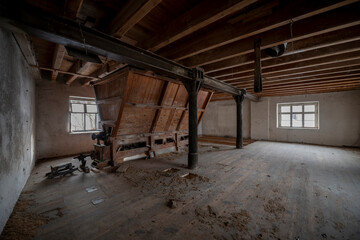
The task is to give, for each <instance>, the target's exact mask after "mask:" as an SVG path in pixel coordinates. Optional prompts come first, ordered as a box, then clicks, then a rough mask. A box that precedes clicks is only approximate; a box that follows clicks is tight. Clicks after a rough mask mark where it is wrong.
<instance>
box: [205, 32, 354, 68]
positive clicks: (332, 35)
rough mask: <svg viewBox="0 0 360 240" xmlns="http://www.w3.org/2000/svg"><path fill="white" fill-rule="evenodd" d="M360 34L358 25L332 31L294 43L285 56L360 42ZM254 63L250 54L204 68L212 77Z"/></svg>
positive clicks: (264, 55) (289, 46) (252, 54)
mask: <svg viewBox="0 0 360 240" xmlns="http://www.w3.org/2000/svg"><path fill="white" fill-rule="evenodd" d="M359 32H360V25H357V26H354V27H350V28H345V29H341V30H338V31H332V32H329V33H327V34H322V35H320V36H315V37H310V38H306V39H302V40H298V41H294V42H292V43H290V44H289V45H288V46H287V49H286V51H285V53H284V56H285V55H290V54H296V53H299V52H305V51H311V50H314V49H318V48H323V47H329V46H333V45H338V44H342V43H347V42H351V41H356V40H360V35H359ZM270 58H271V57H269V56H268V55H266V54H265V53H264V52H263V53H262V56H261V59H262V60H267V59H270ZM253 61H254V53H248V54H245V55H241V56H237V57H233V58H229V59H226V60H223V61H220V62H215V63H210V64H208V65H204V66H203V68H204V70H205V72H206V73H207V74H210V75H211V73H213V72H217V71H221V70H226V69H231V68H233V67H238V66H243V65H246V64H249V63H251V62H253Z"/></svg>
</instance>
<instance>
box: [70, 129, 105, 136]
mask: <svg viewBox="0 0 360 240" xmlns="http://www.w3.org/2000/svg"><path fill="white" fill-rule="evenodd" d="M99 132H101V130H97V131H83V132H69V134H74V135H76V134H86V133H99Z"/></svg>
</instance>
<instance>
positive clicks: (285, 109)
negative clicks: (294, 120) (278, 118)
mask: <svg viewBox="0 0 360 240" xmlns="http://www.w3.org/2000/svg"><path fill="white" fill-rule="evenodd" d="M280 111H281V112H282V113H287V112H290V106H281V109H280Z"/></svg>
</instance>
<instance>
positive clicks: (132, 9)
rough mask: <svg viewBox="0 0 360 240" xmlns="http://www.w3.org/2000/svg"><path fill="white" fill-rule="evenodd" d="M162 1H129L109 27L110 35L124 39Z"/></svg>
mask: <svg viewBox="0 0 360 240" xmlns="http://www.w3.org/2000/svg"><path fill="white" fill-rule="evenodd" d="M160 2H161V0H137V1H127V2H126V3H125V5H124V6H123V7H122V8H121V10H120V11H119V12H118V13H117V14H116V16H115V17H114V19H113V20H112V21H111V23H110V24H109V27H108V33H109V34H110V35H114V36H116V37H118V38H121V37H123V36H124V35H125V34H126V33H127V32H128V31H129V30H130V29H131V28H132V27H133V26H134V25H135V24H136V23H138V22H139V21H140V20H141V19H143V18H144V17H145V16H146V15H147V14H148V13H149V12H150V11H151V10H152V9H153V8H154V7H156V6H157V5H158V4H159V3H160Z"/></svg>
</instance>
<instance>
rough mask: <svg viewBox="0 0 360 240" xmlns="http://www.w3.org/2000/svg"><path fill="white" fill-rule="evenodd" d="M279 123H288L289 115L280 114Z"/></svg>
mask: <svg viewBox="0 0 360 240" xmlns="http://www.w3.org/2000/svg"><path fill="white" fill-rule="evenodd" d="M281 121H290V114H281Z"/></svg>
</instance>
